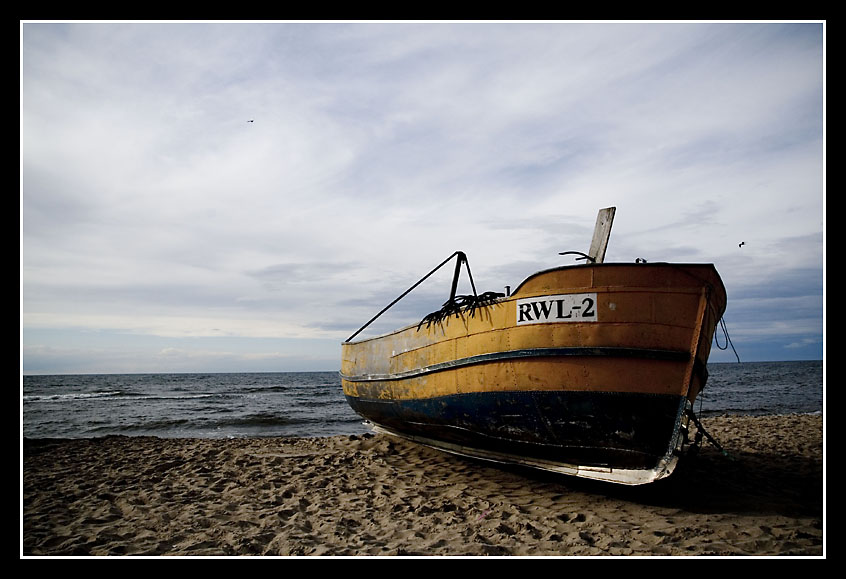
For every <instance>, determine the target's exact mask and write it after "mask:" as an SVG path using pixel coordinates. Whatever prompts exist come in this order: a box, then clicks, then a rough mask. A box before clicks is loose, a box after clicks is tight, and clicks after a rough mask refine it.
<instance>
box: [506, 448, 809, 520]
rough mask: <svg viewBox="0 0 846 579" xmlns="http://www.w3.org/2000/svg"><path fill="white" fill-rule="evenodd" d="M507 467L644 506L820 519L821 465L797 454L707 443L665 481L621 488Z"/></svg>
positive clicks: (539, 480)
mask: <svg viewBox="0 0 846 579" xmlns="http://www.w3.org/2000/svg"><path fill="white" fill-rule="evenodd" d="M504 468H505V469H506V470H508V471H510V472H512V473H514V474H516V475H519V476H523V477H526V478H528V479H531V480H533V481H535V482H537V483H540V484H543V485H552V486H553V487H555V488H556V490H558V491H559V492H561V491H565V490H570V491H574V492H581V493H585V494H592V495H600V496H604V497H607V498H609V499H614V500H622V501H627V502H633V503H638V504H641V505H644V506H654V507H663V508H677V509H681V510H684V511H687V512H691V513H701V514H714V513H736V514H744V515H756V514H760V515H781V516H787V517H820V518H821V517H822V515H823V512H824V506H823V464H822V462H821V461H820V460H818V459H815V458H813V457H807V456H802V455H796V454H784V453H775V452H774V453H759V452H754V453H753V452H746V451H727V452H726V453H721V452H719V451H717V450H716V449H713V448H710V447H706V448H703V449H702V450H701V451H700V452H699V453H698V454H696V455H693V456H687V457H685V458H684V460H682V461H680V463H679V465H678V467H677V468H676V471H675V472H674V473H673V475H672V476H671V477H669V478H667V479H663V480H660V481H657V482H654V483H651V484H648V485H641V486H623V485H617V484H613V483H606V482H602V481H595V480H590V479H582V478H576V477H567V476H564V475H556V474H553V473H545V472H540V471H536V470H530V469H525V468H521V467H504Z"/></svg>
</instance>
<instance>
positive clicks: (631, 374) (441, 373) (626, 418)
mask: <svg viewBox="0 0 846 579" xmlns="http://www.w3.org/2000/svg"><path fill="white" fill-rule="evenodd" d="M567 295H578V302H577V301H575V299H574V300H572V301H566V300H567V298H565V297H562V296H567ZM585 296H588V297H589V299H590V303H589V305H590V307H592V308H594V310H593V312H592V313H593V314H594V315H593V316H591V319H590V320H584V319H576V320H574V319H573V318H572V317H571V318H567V319H566V320H561V321H548V320H544V322H543V323H530V324H525V323H521V321H520V315H521V313H520V310H519V304H525V303H543V300H547V301H546V304H547V306H546V307H547V309H548V311H549V312H550V313H555V314H556V315H557V313H558V312H557V309H558V304H559V302H558V301H557V300H562V301H561V302H560V303H562V304H564V303H566V304H569V305H570V306H572V304H574V303H579V304H581V303H583V302H582V300H585V299H587V298H586V297H585ZM584 303H585V305H588V302H584ZM538 308H539V311H541V312H543V311H544V308H543V307H541V306H538ZM724 309H725V290H724V288H723V285H722V282H721V280H720V278H719V275H718V274H717V272H716V270H715V269H714V268H713V266H711V265H695V264H694V265H686V264H685V265H683V264H634V265H632V264H592V265H578V266H569V267H562V268H556V269H553V270H548V271H545V272H539V273H537V274H535V275H533V276H531V277H529V278H528V279H527V280H525V281H524V282H523V283H522V284H521V285H520V286H519V287H518V288H517V290H516V291H515V292H514V293H513V294H512V295H511V296H509V297H508V298H504V299H502V300H500V301H499V302H497V303H495V304H492V305H490V306H487V307H484V308H481V309H480V310H477V311H476V312H475V315H474V316H472V317H471V316H468V315H461V316H459V317H452V318H449V319H447V320H446V321H444V322H443V323H441V324H433V325H431V326H430V327H422V328H420V329H418V328H417V326H410V327H408V328H404V329H401V330H398V331H396V332H393V333H391V334H387V335H384V336H380V337H377V338H371V339H366V340H361V341H358V342H346V343H344V344H343V346H342V355H343V360H342V366H341V376H342V384H343V388H344V393H345V395H346V396H347V399H348V400H349V401H350V405H351V406H352V407H353V408H354V409H355V410H356V411H357V412H358V413H359V414H361V415H362V416H363V417H365V418H367V419H368V420H370V421H372V422H373V423H375V424H377V425H380V426H382V427H383V428H384V429H386V430H389V431H391V432H395V433H397V434H403V435H406V436H410V437H415V438H418V439H421V441H424V442H425V443H427V444H433V445H436V446H441V447H444V448H446V449H448V450H452V451H453V452H458V450H456V449H457V448H460V449H461V453H462V454H469V455H471V456H479V457H483V458H491V459H494V458H493V457H499V459H501V460H508V461H509V462H525V461H526V460H532V461H534V462H538V461H540V464H546V465H547V466H549V465H552V464H556V463H557V464H561V465H566V467H562V468H565V471H567V472H569V471H570V470H572V469H573V468H575V469H576V470H578V471H579V476H590V473H592V472H595V471H596V469H597V468H599V469H600V470H601V471H602V472H603V473H605V474H603V475H602V478H605V479H608V478H609V475H608V473H607V471H608V470H609V469H610V470H611V471H615V470H617V469H619V468H623V470H625V471H631V470H635V471H643V470H644V469H646V470H650V471H656V472H657V471H658V470H660V471H661V472H664V473H666V474H669V472H671V470H672V469H671V468H670V467H671V466H672V464H674V462H675V459H674V458H672V457H673V456H674V452H673V450H674V449H675V446H676V445H677V444H678V442H679V431H680V428H681V427H682V418H681V417H682V414H683V412H682V411H683V408H684V406H685V404H687V403H692V402H693V400H694V399H695V397H696V395H697V394H698V392H699V391H700V390H701V389H702V387H704V384H705V381H706V379H707V373H706V372H705V366H706V363H707V359H708V354H709V353H710V345H711V339H712V337H713V332H714V329H715V326H716V324H717V322H718V320H719V318H720V317H721V315H722V312H723V310H724ZM533 311H534V308H533ZM561 312H563V313H562V316H563V315H566V312H565V309H564V306H561ZM523 317H524V321H525V312H524V316H523ZM553 317H554V316H553ZM621 400H625V401H626V403H625V404H623V405H620V404H619V402H620V401H621ZM518 401H519V402H518ZM659 401H660V402H659ZM658 407H660V408H662V409H663V410H661V411H657V410H656V409H657V408H658ZM503 408H508V409H509V410H507V411H506V410H502V409H503ZM580 408H581V409H585V408H588V409H589V411H588V412H585V413H582V414H580V413H579V412H580V411H579V410H578V409H580ZM667 408H672V410H671V411H668V410H667ZM680 409H681V410H680ZM573 423H580V424H584V425H587V426H586V428H583V429H574V428H572V427H567V428H563V427H557V426H555V425H556V424H559V425H560V424H573ZM629 426H631V428H629ZM630 430H631V432H632V434H631V435H622V436H620V437H617V438H614V437H613V436H611V434H612V433H613V432H621V433H625V432H629V431H630ZM609 437H610V438H609ZM474 451H478V452H475V454H474ZM483 455H484V456H483ZM634 456H637V457H638V458H637V460H634V462H633V461H632V457H634ZM506 457H507V458H506ZM547 463H548V464H547ZM650 464H651V465H652V466H649V465H650ZM633 465H634V466H633ZM536 466H538V465H536ZM542 468H545V467H543V466H542ZM584 468H587V470H586V471H584V472H582V471H583V469H584ZM585 473H588V474H585ZM655 476H657V475H656V474H655V473H652V474H646V475H644V474H642V473H636V474H635V475H634V476H633V475H630V474H626V475H620V474H618V475H611V479H612V480H613V479H614V478H615V477H622V479H623V480H618V481H617V482H631V481H633V480H634V481H639V482H647V480H652V478H654V477H655ZM662 476H663V475H662Z"/></svg>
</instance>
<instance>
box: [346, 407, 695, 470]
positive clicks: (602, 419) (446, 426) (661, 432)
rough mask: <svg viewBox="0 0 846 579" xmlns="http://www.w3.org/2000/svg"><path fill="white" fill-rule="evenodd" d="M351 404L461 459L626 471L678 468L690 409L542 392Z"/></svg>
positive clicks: (383, 424) (376, 420) (387, 426)
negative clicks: (680, 442)
mask: <svg viewBox="0 0 846 579" xmlns="http://www.w3.org/2000/svg"><path fill="white" fill-rule="evenodd" d="M347 401H348V402H349V404H350V406H351V407H352V408H353V410H355V411H356V412H357V413H358V414H359V415H361V416H362V417H364V418H366V419H367V420H369V421H370V422H372V423H374V424H375V425H377V426H380V427H382V429H385V430H388V431H390V432H393V433H396V434H400V435H405V436H408V437H411V438H417V439H425V440H421V442H426V443H429V444H432V445H433V446H443V447H444V448H445V449H446V450H450V449H453V450H455V449H463V452H460V453H461V454H467V455H471V456H474V455H475V456H481V457H485V456H488V457H497V456H498V457H512V458H514V459H517V460H508V459H507V458H503V461H504V462H533V461H534V462H538V463H554V464H565V465H579V466H584V467H596V468H599V469H623V470H632V469H633V470H654V469H659V470H660V469H661V468H665V467H666V465H667V463H669V462H672V463H673V464H674V462H675V457H674V456H673V453H674V450H675V449H676V447H677V444H678V434H679V429H680V425H681V424H682V419H683V416H684V409H685V403H686V401H685V399H684V397H681V396H669V395H650V394H625V393H608V392H544V391H535V392H486V393H471V394H460V395H451V396H443V397H437V398H431V399H422V400H365V399H361V398H355V397H351V396H347ZM468 449H474V450H478V451H480V452H478V453H477V452H473V451H470V450H468ZM662 465H664V466H662ZM593 478H597V477H593Z"/></svg>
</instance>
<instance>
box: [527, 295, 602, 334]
mask: <svg viewBox="0 0 846 579" xmlns="http://www.w3.org/2000/svg"><path fill="white" fill-rule="evenodd" d="M596 314H597V312H596V294H595V293H591V294H562V295H553V296H536V297H533V298H523V299H520V300H517V325H518V326H519V325H522V324H545V323H552V322H595V321H596V320H597V315H596Z"/></svg>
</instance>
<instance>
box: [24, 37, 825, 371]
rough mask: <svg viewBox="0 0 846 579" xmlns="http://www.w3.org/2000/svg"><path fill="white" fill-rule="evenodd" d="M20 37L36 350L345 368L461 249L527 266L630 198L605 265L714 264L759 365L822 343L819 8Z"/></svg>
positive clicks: (816, 355) (191, 367) (717, 356)
mask: <svg viewBox="0 0 846 579" xmlns="http://www.w3.org/2000/svg"><path fill="white" fill-rule="evenodd" d="M20 48H21V50H20V52H21V54H20V56H21V70H20V72H21V75H20V81H21V120H20V129H21V137H20V145H21V190H20V225H21V235H20V270H21V276H20V279H21V288H20V294H21V310H20V311H21V316H20V321H21V323H20V335H21V369H22V373H24V374H62V373H136V372H267V371H322V370H325V371H332V370H337V369H339V368H340V351H341V348H340V344H341V342H343V341H344V340H345V339H346V338H348V337H349V336H350V335H351V334H352V333H353V332H355V331H356V330H357V329H358V328H359V327H360V326H362V325H363V324H364V323H365V322H366V321H367V320H369V319H370V318H371V317H372V316H373V315H375V314H376V313H377V312H378V311H379V310H381V309H382V308H383V307H384V306H385V305H387V304H388V303H389V302H390V301H392V300H393V299H394V298H396V297H397V296H398V295H400V294H401V293H402V292H403V291H405V290H406V289H408V288H409V287H410V286H411V285H412V284H414V283H415V282H416V281H418V280H419V279H420V278H421V277H423V275H425V274H426V273H428V272H429V271H430V270H431V269H432V268H433V267H435V266H436V265H437V264H439V263H440V262H441V261H443V260H444V259H446V258H447V257H448V256H449V255H451V254H452V253H453V252H454V251H456V250H461V251H464V252H465V253H466V254H467V257H468V260H469V264H470V269H471V272H472V275H473V279H474V282H475V285H476V287H477V289H478V290H479V291H480V292H481V291H504V288H505V286H511V288H515V287H516V286H517V285H519V283H520V282H521V281H522V280H523V279H525V278H526V277H527V276H529V275H531V274H532V273H534V272H536V271H538V270H541V269H546V268H549V267H555V266H558V265H567V264H571V263H577V262H575V261H574V260H573V258H572V257H568V256H561V255H559V253H560V252H562V251H571V250H575V251H587V249H588V247H589V245H590V240H591V236H592V233H593V227H594V223H595V220H596V215H597V211H598V210H599V209H601V208H603V207H609V206H614V207H616V208H617V212H616V218H615V221H614V225H613V228H612V233H611V238H610V242H609V247H608V252H607V254H606V261H621V262H633V261H635V259H638V258H642V259H646V260H647V261H676V262H705V263H713V264H714V265H715V266H716V268H717V270H718V271H719V273H720V275H721V276H722V279H723V282H724V283H725V286H726V290H727V293H728V307H727V309H726V313H725V316H724V322H725V328H726V329H727V331H728V334H729V336H730V339H731V343H732V344H733V345H734V350H736V353H737V356H739V358H740V359H741V360H742V361H744V362H751V361H762V360H801V359H823V357H824V333H825V316H824V314H825V312H824V308H825V23H824V22H654V23H650V22H272V23H271V22H144V23H138V22H40V21H34V22H25V21H22V22H21V45H20ZM741 243H742V244H743V245H741ZM451 269H452V268H451V267H445V268H443V269H442V270H440V271H439V272H438V273H437V274H435V275H434V276H432V277H431V278H430V279H429V280H427V281H426V282H425V283H424V284H422V285H421V286H420V287H419V288H418V289H416V290H415V291H414V292H412V293H411V294H409V296H408V297H406V298H404V299H403V300H401V301H400V302H399V303H398V304H397V305H396V306H394V307H393V308H391V309H390V310H389V311H388V313H386V314H385V315H384V316H382V317H381V318H379V320H378V321H377V322H376V323H374V324H373V325H372V326H371V327H370V328H368V330H366V331H365V333H364V334H362V335H363V336H366V335H374V334H377V333H380V332H384V331H388V330H390V329H393V328H396V327H401V326H404V325H406V324H409V323H416V322H417V321H419V320H420V319H421V318H422V317H423V316H424V315H426V314H427V313H429V312H431V311H433V310H436V309H438V308H439V307H440V305H441V303H442V302H443V301H444V300H445V299H446V298H447V297H448V296H449V289H450V288H449V284H450V279H451V276H452V271H451ZM462 284H463V285H462V286H461V287H460V288H459V291H460V292H465V293H466V291H467V290H468V289H469V288H468V287H467V284H466V278H465V279H464V280H463V281H462ZM718 339H719V341H718V345H719V346H725V344H726V340H725V336H724V334H723V332H722V331H718ZM736 360H737V358H736V356H735V352H734V351H732V349H731V348H727V349H725V350H722V349H720V348H719V347H715V348H714V349H713V351H712V354H711V361H712V362H736Z"/></svg>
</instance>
